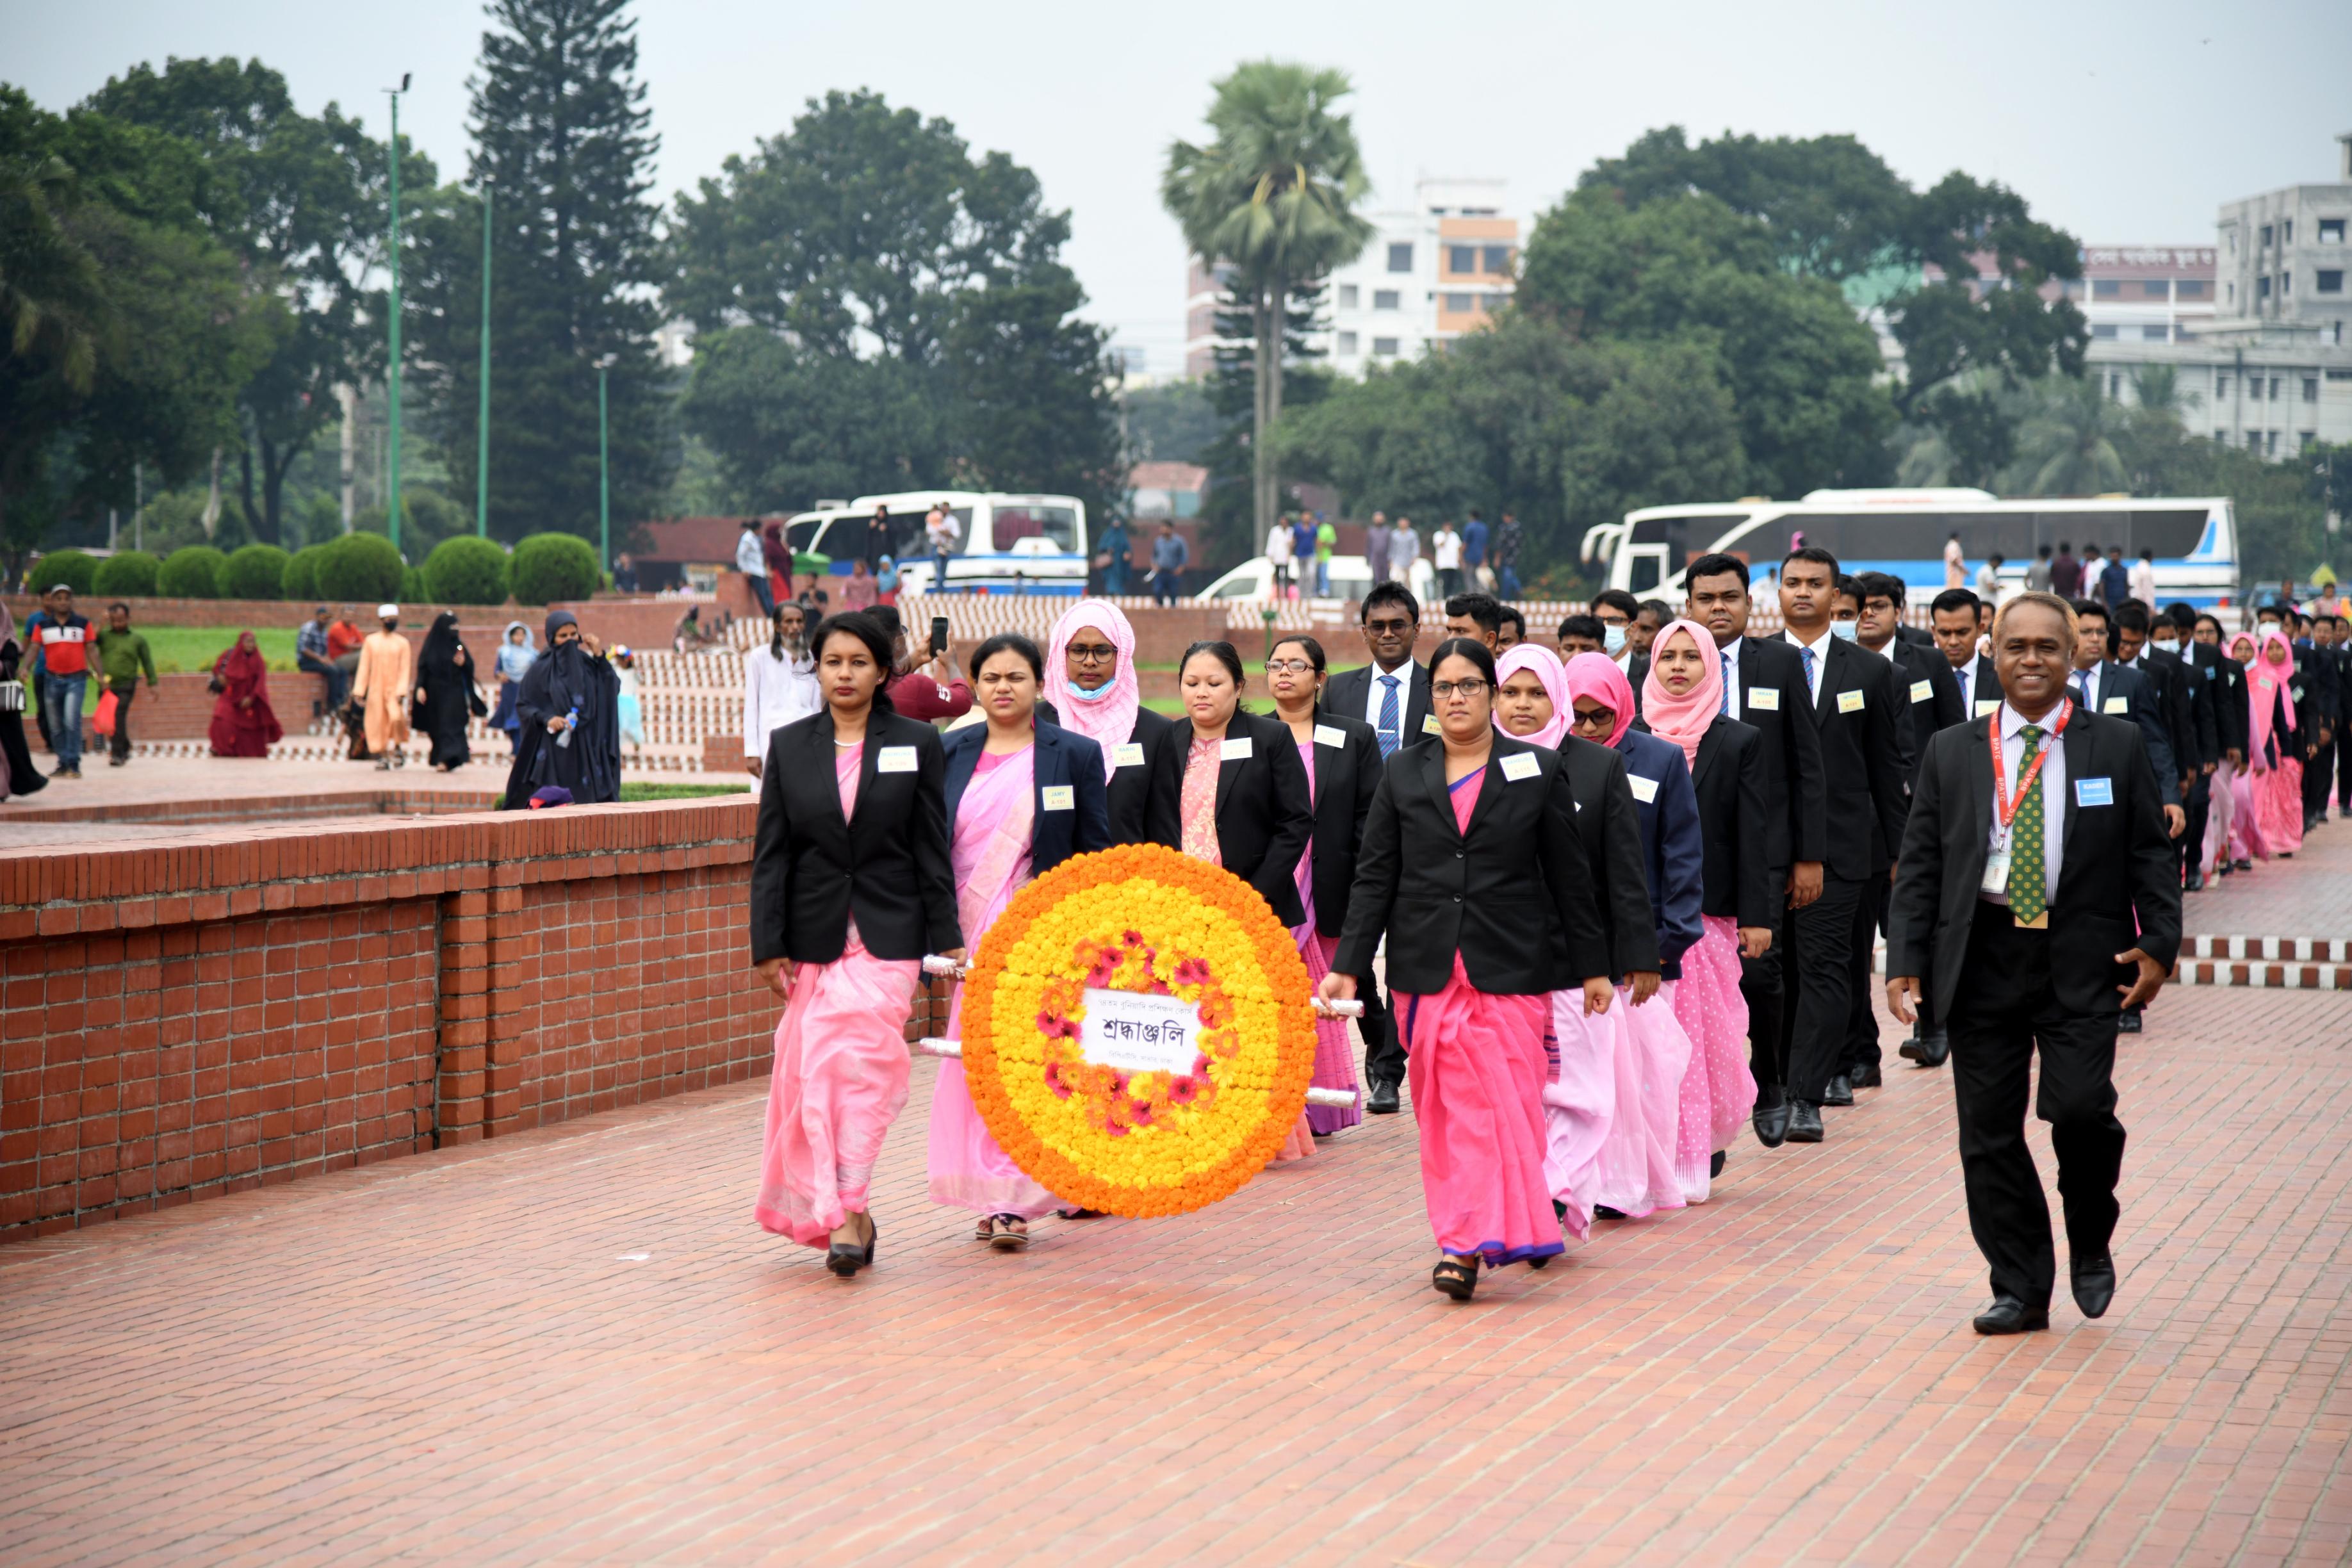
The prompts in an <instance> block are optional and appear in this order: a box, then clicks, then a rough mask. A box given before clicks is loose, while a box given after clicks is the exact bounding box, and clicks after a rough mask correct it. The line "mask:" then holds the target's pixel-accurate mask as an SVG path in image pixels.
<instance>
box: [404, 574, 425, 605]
mask: <svg viewBox="0 0 2352 1568" xmlns="http://www.w3.org/2000/svg"><path fill="white" fill-rule="evenodd" d="M399 598H400V602H401V603H402V604H404V605H421V604H423V603H424V602H425V574H424V573H422V572H419V571H418V570H417V569H416V568H415V567H414V566H404V567H402V568H401V569H400V594H399Z"/></svg>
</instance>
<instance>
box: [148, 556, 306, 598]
mask: <svg viewBox="0 0 2352 1568" xmlns="http://www.w3.org/2000/svg"><path fill="white" fill-rule="evenodd" d="M227 567H228V557H227V556H226V555H223V554H222V553H221V552H219V551H217V550H215V549H214V548H213V547H212V546H211V545H209V544H189V545H184V546H183V547H181V548H180V549H178V550H174V551H173V552H172V553H171V554H169V555H167V556H165V557H164V558H163V571H162V572H160V573H158V574H156V577H155V591H156V592H157V593H159V594H161V595H163V597H165V598H167V599H217V598H219V597H220V596H221V587H222V578H223V576H224V574H226V570H227ZM277 596H278V595H275V594H272V595H269V597H271V598H273V599H274V598H276V597H277Z"/></svg>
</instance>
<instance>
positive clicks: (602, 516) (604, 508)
mask: <svg viewBox="0 0 2352 1568" xmlns="http://www.w3.org/2000/svg"><path fill="white" fill-rule="evenodd" d="M617 357H618V356H617V355H614V354H606V355H605V356H604V358H602V359H600V360H598V361H597V362H596V563H597V569H598V570H599V571H603V572H610V571H611V570H612V569H613V445H612V439H611V433H610V429H611V427H610V422H609V421H608V420H607V418H606V416H605V402H604V376H605V373H606V372H608V371H610V370H611V369H612V368H613V361H614V359H615V358H617Z"/></svg>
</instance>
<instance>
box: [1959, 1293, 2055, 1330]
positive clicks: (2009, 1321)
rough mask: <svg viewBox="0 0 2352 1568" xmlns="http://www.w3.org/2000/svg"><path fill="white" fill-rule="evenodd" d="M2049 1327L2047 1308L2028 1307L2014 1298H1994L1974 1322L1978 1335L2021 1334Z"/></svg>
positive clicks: (2048, 1310)
mask: <svg viewBox="0 0 2352 1568" xmlns="http://www.w3.org/2000/svg"><path fill="white" fill-rule="evenodd" d="M2049 1326H2050V1309H2049V1308H2047V1307H2029V1306H2027V1305H2026V1304H2025V1303H2024V1302H2022V1301H2021V1300H2018V1299H2017V1298H2016V1297H2014V1296H1995V1297H1994V1298H1993V1299H1992V1305H1991V1306H1990V1307H1987V1308H1986V1309H1985V1310H1983V1311H1981V1312H1979V1313H1978V1314H1977V1321H1976V1330H1977V1332H1979V1333H1980V1334H2022V1333H2028V1332H2031V1331H2032V1330H2035V1329H2046V1328H2048V1327H2049Z"/></svg>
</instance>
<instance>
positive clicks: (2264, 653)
mask: <svg viewBox="0 0 2352 1568" xmlns="http://www.w3.org/2000/svg"><path fill="white" fill-rule="evenodd" d="M2246 708H2247V717H2248V719H2249V720H2250V721H2251V727H2250V728H2249V730H2248V731H2247V735H2248V739H2247V743H2246V764H2247V766H2249V767H2251V768H2252V769H2253V770H2254V772H2255V779H2254V807H2255V811H2256V813H2257V815H2258V816H2260V818H2261V821H2262V826H2263V838H2264V839H2265V840H2266V841H2267V842H2268V843H2269V845H2270V848H2271V853H2272V854H2273V855H2276V856H2279V857H2281V858H2286V857H2288V856H2292V855H2293V854H2294V852H2295V851H2296V850H2298V849H2301V848H2302V847H2303V731H2302V730H2301V728H2300V727H2299V724H2298V721H2297V720H2296V719H2295V712H2294V644H2292V643H2290V642H2288V641H2287V639H2286V634H2285V633H2284V632H2283V631H2281V630H2280V629H2279V628H2278V627H2277V626H2264V627H2263V629H2262V632H2261V634H2260V640H2259V641H2258V642H2257V643H2256V645H2255V648H2254V658H2253V662H2252V664H2249V665H2247V666H2246Z"/></svg>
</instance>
